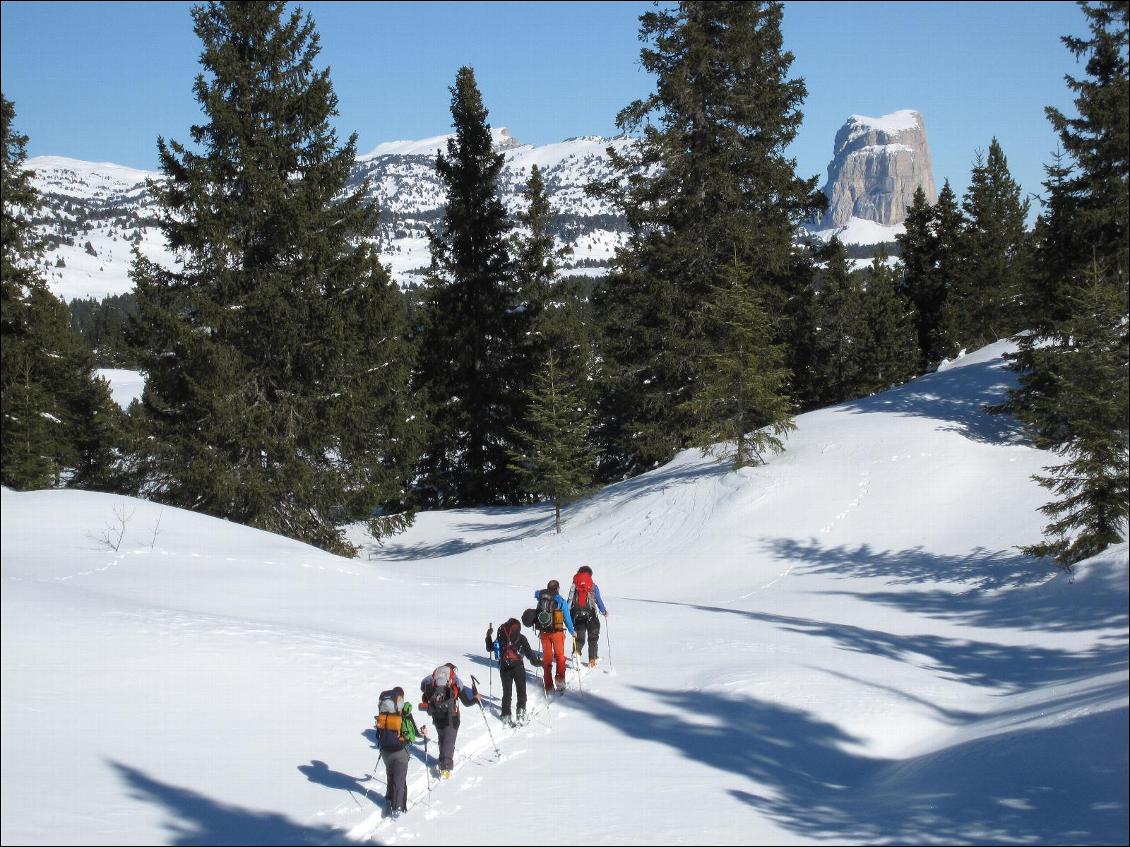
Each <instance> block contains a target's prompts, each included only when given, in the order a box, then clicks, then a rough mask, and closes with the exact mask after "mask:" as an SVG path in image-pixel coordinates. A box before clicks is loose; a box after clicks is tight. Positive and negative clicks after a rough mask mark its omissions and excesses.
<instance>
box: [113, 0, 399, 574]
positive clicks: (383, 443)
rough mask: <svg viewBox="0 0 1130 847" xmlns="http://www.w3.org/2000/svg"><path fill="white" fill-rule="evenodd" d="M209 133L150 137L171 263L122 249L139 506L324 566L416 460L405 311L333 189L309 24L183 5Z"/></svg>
mask: <svg viewBox="0 0 1130 847" xmlns="http://www.w3.org/2000/svg"><path fill="white" fill-rule="evenodd" d="M192 16H193V20H194V25H195V31H196V34H197V35H198V36H199V37H200V39H201V41H202V42H203V46H204V49H203V52H202V54H201V64H202V66H203V68H204V73H201V74H200V75H199V76H198V77H197V78H196V83H195V86H194V90H195V94H196V98H197V100H198V101H199V102H200V105H201V107H202V110H203V112H204V116H205V118H206V120H205V122H204V123H202V124H200V125H195V126H193V127H192V128H191V137H192V141H193V144H194V148H195V149H190V148H189V147H187V146H185V145H183V144H181V143H179V142H177V141H168V142H166V141H165V140H164V139H163V138H162V139H159V140H158V151H159V154H160V161H161V169H162V171H163V172H164V174H165V179H163V180H162V181H160V182H155V183H151V185H150V190H151V191H152V192H153V194H154V196H155V198H156V200H157V204H158V208H159V225H160V227H161V229H162V230H163V232H164V234H165V237H166V239H167V240H168V242H169V245H170V246H171V247H172V248H173V250H174V251H176V252H177V254H178V256H179V257H181V259H182V261H183V264H180V266H178V267H174V268H166V267H161V266H159V265H157V264H155V263H153V262H151V261H148V260H146V259H145V258H143V257H142V256H141V255H140V254H138V253H135V260H134V267H133V279H134V282H135V284H136V288H137V299H138V317H137V319H136V320H135V321H134V323H133V328H132V336H133V338H132V340H133V342H134V344H135V345H136V346H137V347H138V349H139V350H141V351H142V358H143V366H144V369H145V370H146V371H147V372H148V375H149V378H148V382H147V384H146V388H145V392H144V395H143V410H142V415H143V417H144V425H145V427H146V429H147V434H148V438H147V439H146V440H145V443H146V444H147V445H149V448H148V449H147V450H146V451H145V453H144V454H143V455H142V456H140V463H141V465H142V471H143V474H144V485H145V487H146V490H147V491H148V493H150V494H151V496H153V497H155V498H157V499H160V500H161V501H162V502H167V503H170V504H173V505H177V506H183V507H186V508H191V509H195V510H198V511H202V512H205V513H207V514H211V515H216V516H218V517H224V518H228V519H231V520H234V521H238V522H240V523H244V524H249V525H251V526H256V527H259V528H262V529H266V530H270V531H273V532H278V533H282V534H284V535H288V536H290V537H292V538H297V539H301V540H304V541H307V542H309V543H312V544H316V545H318V546H321V547H324V548H326V549H328V550H332V551H335V552H340V553H345V554H351V553H352V552H353V548H352V546H351V545H350V544H349V543H347V542H346V541H345V540H344V539H343V537H342V533H341V531H340V529H339V527H338V525H339V523H341V522H345V521H351V520H359V519H364V518H367V517H369V516H370V515H372V514H374V511H375V510H376V509H377V507H378V506H381V505H382V504H383V505H390V504H391V507H392V508H393V509H394V510H395V509H396V508H397V503H398V501H399V500H400V499H401V498H402V494H403V488H404V485H405V483H406V481H407V478H408V476H409V474H410V468H411V465H412V462H413V460H414V458H415V457H414V456H413V455H412V449H411V448H412V445H413V443H414V442H413V436H412V432H411V430H410V429H409V427H408V426H407V425H406V424H405V423H404V422H405V420H406V419H409V418H411V412H410V410H409V409H408V407H407V403H408V401H407V398H406V389H407V378H408V369H409V367H410V361H409V358H408V350H407V348H406V344H405V341H404V340H403V315H402V309H401V305H400V302H399V299H398V297H399V295H398V294H397V292H396V291H395V289H394V288H393V286H392V284H391V282H390V280H389V278H388V275H387V273H386V272H385V271H384V269H383V268H382V267H381V265H380V264H379V262H378V260H377V255H376V252H375V249H374V247H373V246H372V245H371V243H370V242H368V241H366V240H365V239H366V237H367V236H369V235H371V234H372V233H373V232H374V231H375V230H376V227H377V222H378V212H377V209H376V208H375V206H374V205H372V204H370V203H368V202H367V201H366V200H365V194H366V191H367V186H366V185H362V186H360V187H358V188H357V189H356V190H354V191H352V192H349V191H347V190H346V185H347V181H348V179H349V174H350V169H351V167H352V164H353V160H354V157H355V146H356V136H355V135H354V136H352V137H350V139H349V141H348V142H347V143H346V144H345V145H343V146H338V143H337V137H336V133H335V132H334V130H333V128H332V126H331V123H330V120H331V118H332V117H333V116H334V115H335V114H336V113H337V111H336V110H337V97H336V95H335V94H334V92H333V87H332V85H331V82H330V78H329V71H328V69H323V70H318V69H317V68H316V67H315V59H316V58H317V55H318V52H319V49H320V48H319V41H318V36H317V33H316V32H315V30H314V24H313V21H312V20H311V19H310V17H309V16H308V15H304V14H303V13H302V10H301V9H296V10H294V11H293V12H291V13H290V14H289V15H288V14H286V13H285V10H284V4H283V3H282V2H263V3H237V2H212V3H208V4H207V5H205V6H199V7H196V8H194V9H193V11H192Z"/></svg>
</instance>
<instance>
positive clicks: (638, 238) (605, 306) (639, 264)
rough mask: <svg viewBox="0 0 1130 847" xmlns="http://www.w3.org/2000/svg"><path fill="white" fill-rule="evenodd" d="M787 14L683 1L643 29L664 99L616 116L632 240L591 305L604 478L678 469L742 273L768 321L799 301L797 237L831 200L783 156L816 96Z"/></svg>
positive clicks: (649, 17)
mask: <svg viewBox="0 0 1130 847" xmlns="http://www.w3.org/2000/svg"><path fill="white" fill-rule="evenodd" d="M781 16H782V6H781V5H780V4H779V3H739V2H682V3H679V4H678V6H677V7H675V8H671V9H660V10H658V11H654V12H648V13H646V14H644V15H643V16H641V18H640V20H641V28H640V38H641V40H643V41H645V42H647V45H648V46H646V47H645V48H644V49H643V50H642V51H641V54H640V56H641V64H642V65H643V67H644V69H645V70H646V71H648V72H650V73H652V74H654V75H655V77H656V90H655V92H654V93H653V94H651V95H649V96H648V97H646V98H644V99H641V100H637V101H635V102H634V103H632V104H631V105H629V106H628V107H626V108H625V109H624V110H622V111H621V112H620V114H619V116H618V117H617V125H618V126H619V127H620V129H621V130H622V131H624V132H625V133H630V134H631V133H635V134H636V135H637V144H636V145H635V147H634V149H633V150H632V151H631V152H629V153H628V154H625V155H620V154H617V153H616V151H614V150H610V151H609V155H610V156H611V160H612V163H613V167H614V169H615V171H616V173H615V176H614V177H613V178H612V179H610V180H608V181H606V182H603V183H600V184H598V185H596V186H594V191H595V192H596V193H598V194H602V195H603V196H606V197H609V198H611V199H612V200H613V201H614V202H615V203H616V205H617V206H618V207H619V208H620V209H622V210H623V212H624V214H625V215H626V217H627V220H628V224H629V227H630V228H631V235H630V237H629V239H628V242H627V244H626V246H625V247H624V249H623V250H621V251H620V253H619V254H618V256H617V260H616V269H615V271H614V272H613V273H611V274H609V275H608V276H607V277H605V278H604V279H603V280H602V281H601V282H600V283H599V284H598V286H597V289H596V291H595V294H594V306H595V311H596V313H597V316H598V317H597V320H598V321H599V324H600V327H601V329H600V342H599V343H600V353H601V358H602V366H601V380H602V387H601V388H602V390H601V400H600V413H599V420H598V429H599V434H600V439H601V444H602V451H603V455H602V465H603V474H604V476H605V477H606V478H615V477H618V476H623V475H625V474H634V473H638V472H641V471H643V470H646V469H647V468H649V467H651V466H653V465H654V464H656V463H658V462H661V461H666V460H667V459H669V458H670V457H671V455H672V454H673V452H674V451H675V450H677V449H678V448H680V447H682V446H685V445H686V444H687V443H688V442H689V439H690V437H691V433H692V432H693V431H695V430H696V429H697V428H698V425H699V423H700V422H699V421H697V420H695V419H694V416H693V415H691V413H690V410H691V409H694V408H698V409H700V410H701V409H702V408H703V406H702V404H697V403H696V402H695V397H694V393H695V391H696V386H697V385H698V384H699V382H700V374H699V370H700V369H701V368H702V367H703V366H704V365H705V363H706V362H708V361H709V357H710V356H711V355H713V354H714V353H715V352H717V350H716V342H717V340H718V339H719V338H722V337H725V335H724V334H723V333H720V332H718V331H717V330H718V328H717V327H716V326H715V325H713V324H711V322H710V321H711V320H713V319H712V318H710V317H708V315H709V314H716V313H717V312H716V310H706V309H705V308H704V304H706V303H707V302H708V301H709V300H710V299H711V297H712V296H714V294H715V292H717V291H724V290H726V289H728V288H729V287H730V284H731V282H732V271H731V270H729V269H730V268H731V267H732V266H734V265H735V263H736V266H739V267H742V268H746V269H748V270H749V271H750V273H749V276H748V277H747V280H746V284H747V285H750V286H752V287H753V288H754V289H755V293H756V294H757V297H758V299H759V300H760V301H761V302H762V303H763V306H764V308H766V309H768V310H769V311H771V312H773V313H780V312H782V311H783V310H784V305H785V303H786V301H787V299H788V297H789V296H790V295H791V294H792V293H793V287H794V285H795V280H796V270H797V265H798V263H801V262H803V259H802V258H801V257H800V256H799V254H798V252H797V251H795V250H794V247H793V241H794V235H795V232H796V228H797V226H798V225H799V223H800V222H801V221H803V220H805V219H807V218H809V217H811V215H812V214H813V213H814V212H815V211H817V210H819V209H821V208H823V205H824V203H826V200H825V198H824V197H823V195H822V194H820V193H819V192H818V191H817V190H816V179H815V177H814V178H812V179H809V180H804V179H800V178H799V177H797V175H796V173H795V162H794V160H792V159H789V158H788V157H787V156H786V154H785V150H786V148H787V146H788V144H789V143H790V142H791V141H792V140H793V138H794V137H795V135H796V132H797V130H798V128H799V126H800V123H801V119H802V113H801V111H800V105H801V103H802V102H803V100H804V97H805V94H806V90H805V85H804V82H803V81H802V80H800V79H790V78H789V77H788V73H789V68H790V66H791V64H792V60H793V56H792V54H791V53H788V52H787V51H785V50H784V49H783V46H782V37H781V28H780V24H781ZM706 405H707V406H709V404H706Z"/></svg>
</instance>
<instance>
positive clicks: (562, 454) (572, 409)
mask: <svg viewBox="0 0 1130 847" xmlns="http://www.w3.org/2000/svg"><path fill="white" fill-rule="evenodd" d="M526 395H527V398H528V400H529V403H528V407H527V410H526V418H525V422H524V426H523V427H522V428H521V429H516V430H515V432H514V436H515V442H516V444H515V447H513V448H512V449H511V459H512V466H511V468H512V470H513V471H514V473H516V474H517V475H518V476H519V477H520V478H521V479H522V481H523V485H524V487H525V488H526V489H527V490H529V491H531V492H533V493H534V494H536V495H540V496H544V497H547V498H548V499H549V500H550V501H552V503H553V514H554V518H553V525H554V528H555V529H556V531H557V532H561V507H562V506H563V505H565V504H567V503H570V502H572V501H573V500H576V499H577V498H579V497H581V496H583V495H584V494H585V493H587V492H588V491H589V490H590V489H591V488H592V481H593V471H594V468H595V465H594V460H593V452H592V449H591V447H590V443H589V438H590V430H591V428H592V415H591V413H590V412H589V411H588V409H587V407H586V402H585V397H584V395H583V393H582V392H581V390H580V389H579V388H578V386H577V385H576V383H575V382H573V381H572V380H570V379H569V378H568V376H567V375H566V374H565V373H563V372H562V371H561V369H560V368H559V367H558V364H557V356H556V354H555V353H554V352H553V351H550V352H549V354H548V355H547V356H546V359H545V362H544V364H543V365H542V366H541V368H540V370H538V372H537V374H536V375H535V378H534V384H533V385H532V386H530V388H529V389H527V392H526Z"/></svg>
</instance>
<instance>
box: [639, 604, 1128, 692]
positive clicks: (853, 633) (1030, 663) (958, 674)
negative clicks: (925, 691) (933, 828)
mask: <svg viewBox="0 0 1130 847" xmlns="http://www.w3.org/2000/svg"><path fill="white" fill-rule="evenodd" d="M638 602H643V603H661V604H664V605H674V606H688V607H690V608H694V609H701V610H702V611H707V612H717V613H719V614H726V615H738V616H740V617H744V618H747V619H749V620H751V621H759V622H762V623H767V624H771V625H772V626H774V627H776V628H778V629H782V630H785V631H787V632H795V633H800V634H803V635H811V636H813V637H816V638H824V639H827V640H829V641H832V642H834V643H835V644H836V645H837V646H838V647H839V648H840V649H842V650H848V651H851V652H853V653H864V654H867V655H871V656H881V657H883V658H886V659H891V660H892V661H897V662H909V663H911V664H913V665H915V666H917V667H921V668H925V669H927V670H930V671H933V672H934V673H936V674H937V675H938V676H939V677H941V678H943V679H948V680H954V681H957V682H963V683H966V684H967V685H978V686H985V687H989V688H996V687H999V688H1003V689H1005V690H1006V692H1007V693H1017V692H1021V691H1031V690H1033V689H1036V688H1040V687H1042V686H1045V685H1050V684H1062V683H1066V682H1070V681H1072V680H1077V679H1083V678H1085V677H1090V676H1093V675H1097V674H1102V673H1109V672H1112V671H1118V670H1124V669H1125V668H1126V667H1127V650H1126V642H1125V639H1124V638H1113V637H1112V638H1103V639H1100V640H1099V641H1098V642H1097V644H1096V645H1095V646H1093V647H1091V648H1090V649H1087V650H1082V651H1072V650H1060V649H1055V648H1050V647H1038V646H1033V645H1022V644H1000V643H997V642H993V641H974V640H972V639H970V638H968V637H958V638H951V637H946V636H942V635H935V634H929V633H926V634H917V635H896V634H894V633H890V632H886V631H884V630H879V629H867V628H866V627H861V626H854V625H850V624H841V623H832V622H830V621H822V620H816V619H814V618H799V617H792V616H789V615H778V614H773V613H771V612H755V611H746V610H744V609H730V608H726V607H724V606H703V605H696V604H693V603H675V602H671V601H663V600H640V601H638Z"/></svg>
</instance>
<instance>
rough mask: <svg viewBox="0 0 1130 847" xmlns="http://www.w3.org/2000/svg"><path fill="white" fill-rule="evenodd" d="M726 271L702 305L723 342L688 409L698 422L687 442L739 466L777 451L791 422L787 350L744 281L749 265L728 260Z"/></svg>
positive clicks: (711, 359)
mask: <svg viewBox="0 0 1130 847" xmlns="http://www.w3.org/2000/svg"><path fill="white" fill-rule="evenodd" d="M726 277H728V284H727V285H726V287H725V288H724V289H722V290H720V291H718V292H715V293H714V294H713V296H712V297H711V298H710V300H709V301H708V305H707V308H706V312H707V314H706V318H707V320H709V321H710V324H711V326H713V327H715V329H716V331H718V332H719V333H721V334H722V338H721V339H719V340H720V341H721V342H722V343H720V344H719V345H718V346H717V348H716V352H714V353H710V354H708V356H707V360H706V367H705V368H703V371H702V377H701V386H700V388H699V390H698V391H697V392H696V393H695V395H694V398H693V399H692V400H691V401H689V402H688V410H689V411H690V413H691V416H692V419H693V420H695V421H696V422H697V427H696V429H695V431H694V434H693V438H692V443H693V444H695V445H696V446H698V447H701V448H702V450H703V452H704V453H706V454H713V455H717V456H719V458H720V459H729V458H731V457H732V458H733V467H734V470H737V469H739V468H743V467H746V466H748V465H756V464H759V463H760V462H761V461H762V459H763V457H764V455H765V453H767V452H774V453H779V452H781V451H782V450H783V449H784V441H783V438H784V437H785V436H786V435H787V434H788V433H789V432H790V431H791V430H793V429H795V428H796V425H795V424H794V423H793V419H792V417H791V404H790V401H789V398H788V396H787V394H786V392H785V385H786V382H787V380H788V375H789V373H788V368H787V367H786V365H785V351H784V349H783V347H782V345H780V344H777V343H775V342H774V341H773V337H774V334H775V333H774V327H773V325H772V321H771V320H770V318H769V316H768V314H767V313H766V311H765V308H764V307H763V306H762V304H761V302H760V300H759V297H758V295H757V293H756V291H754V289H753V288H752V287H751V286H750V285H749V271H748V270H747V269H745V268H743V267H742V266H741V265H739V264H738V263H734V264H733V265H731V266H730V267H729V268H727V269H726Z"/></svg>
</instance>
